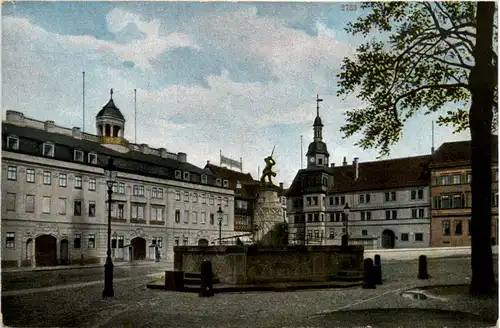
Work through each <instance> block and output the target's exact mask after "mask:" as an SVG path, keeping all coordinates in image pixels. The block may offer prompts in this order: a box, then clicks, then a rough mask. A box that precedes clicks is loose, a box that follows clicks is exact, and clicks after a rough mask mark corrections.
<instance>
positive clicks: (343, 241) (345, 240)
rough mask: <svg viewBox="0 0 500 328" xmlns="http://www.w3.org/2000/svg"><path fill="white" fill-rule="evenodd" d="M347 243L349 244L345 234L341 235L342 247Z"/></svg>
mask: <svg viewBox="0 0 500 328" xmlns="http://www.w3.org/2000/svg"><path fill="white" fill-rule="evenodd" d="M348 244H349V241H348V239H347V235H342V240H341V245H342V247H346V246H347V245H348Z"/></svg>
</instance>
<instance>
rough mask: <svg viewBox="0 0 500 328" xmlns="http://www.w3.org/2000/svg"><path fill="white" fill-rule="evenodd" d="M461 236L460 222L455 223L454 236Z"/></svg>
mask: <svg viewBox="0 0 500 328" xmlns="http://www.w3.org/2000/svg"><path fill="white" fill-rule="evenodd" d="M461 234H462V220H460V221H455V235H461Z"/></svg>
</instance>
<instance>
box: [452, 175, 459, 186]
mask: <svg viewBox="0 0 500 328" xmlns="http://www.w3.org/2000/svg"><path fill="white" fill-rule="evenodd" d="M452 181H453V184H460V175H454V176H452Z"/></svg>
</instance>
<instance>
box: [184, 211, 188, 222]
mask: <svg viewBox="0 0 500 328" xmlns="http://www.w3.org/2000/svg"><path fill="white" fill-rule="evenodd" d="M184 223H189V211H188V210H184Z"/></svg>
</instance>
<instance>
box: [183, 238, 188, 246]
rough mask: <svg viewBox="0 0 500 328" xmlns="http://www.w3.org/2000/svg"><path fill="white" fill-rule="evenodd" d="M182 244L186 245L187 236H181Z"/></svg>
mask: <svg viewBox="0 0 500 328" xmlns="http://www.w3.org/2000/svg"><path fill="white" fill-rule="evenodd" d="M182 245H183V246H187V245H188V238H187V237H184V238H182Z"/></svg>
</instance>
